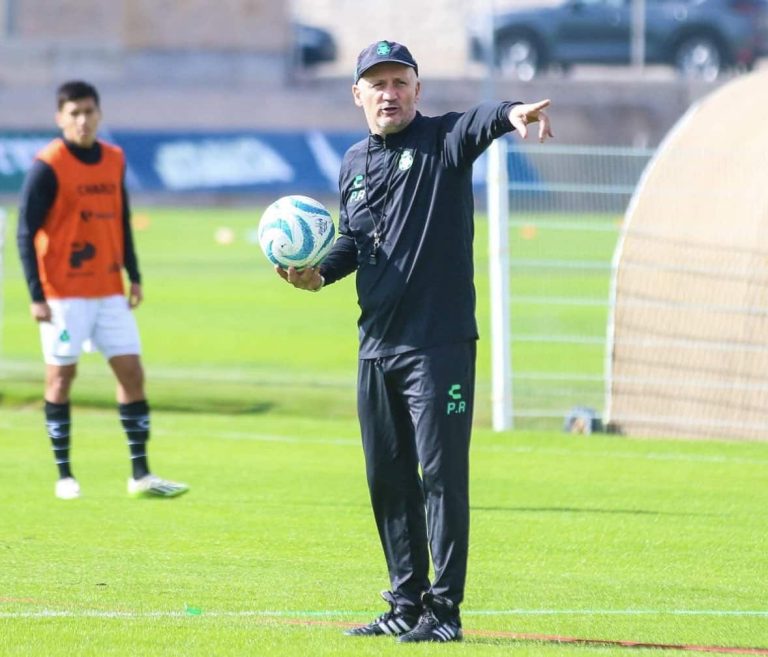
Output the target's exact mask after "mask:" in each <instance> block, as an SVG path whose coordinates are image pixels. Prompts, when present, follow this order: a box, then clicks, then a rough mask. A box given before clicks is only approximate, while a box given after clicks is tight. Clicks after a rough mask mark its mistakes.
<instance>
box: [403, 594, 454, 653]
mask: <svg viewBox="0 0 768 657" xmlns="http://www.w3.org/2000/svg"><path fill="white" fill-rule="evenodd" d="M421 602H422V603H423V605H424V611H423V612H422V614H421V618H419V623H418V625H416V627H414V628H413V629H412V630H411V631H410V632H407V633H406V634H403V635H402V636H401V637H399V638H398V639H397V640H398V641H400V642H402V643H417V642H420V641H461V640H462V638H463V637H464V635H463V633H462V631H461V616H459V608H458V607H457V606H456V605H455V604H454V603H453V601H452V600H449V599H448V598H444V597H442V596H440V595H435V594H434V593H429V592H426V593H422V594H421Z"/></svg>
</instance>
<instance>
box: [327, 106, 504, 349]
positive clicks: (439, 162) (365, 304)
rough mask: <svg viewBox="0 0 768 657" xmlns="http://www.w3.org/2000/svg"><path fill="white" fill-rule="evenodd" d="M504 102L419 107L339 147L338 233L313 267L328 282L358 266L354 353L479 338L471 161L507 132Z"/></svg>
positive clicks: (413, 347)
mask: <svg viewBox="0 0 768 657" xmlns="http://www.w3.org/2000/svg"><path fill="white" fill-rule="evenodd" d="M512 105H514V103H508V102H505V103H488V104H481V105H478V106H476V107H474V108H472V109H470V110H468V111H467V112H464V113H448V114H444V115H442V116H436V117H426V116H423V115H421V114H420V113H417V115H416V117H415V118H414V120H413V121H412V122H411V123H410V124H409V125H408V126H407V127H406V128H405V129H404V130H402V131H401V132H397V133H393V134H390V135H387V136H385V137H381V136H378V135H369V136H368V138H367V139H364V140H362V141H360V142H358V143H357V144H355V145H353V146H352V147H351V148H350V149H349V150H348V151H347V153H346V154H345V156H344V160H343V162H342V166H341V172H340V176H339V191H340V196H341V205H340V216H339V238H338V239H337V241H336V243H335V244H334V247H333V249H332V250H331V252H330V253H329V255H328V256H327V257H326V259H325V260H324V262H323V264H322V265H321V267H320V273H321V274H322V275H323V276H324V278H325V282H326V284H330V283H333V282H334V281H336V280H338V279H340V278H342V277H343V276H346V275H347V274H350V273H351V272H353V271H355V270H357V294H358V303H359V305H360V310H361V313H360V318H359V321H358V325H359V332H360V358H364V359H369V358H378V357H381V356H389V355H394V354H399V353H405V352H407V351H411V350H414V349H422V348H427V347H431V346H437V345H441V344H449V343H454V342H461V341H466V340H475V339H477V337H478V333H477V323H476V320H475V288H474V282H473V278H474V267H473V259H472V241H473V237H474V221H473V213H474V198H473V192H472V165H473V163H474V162H475V160H476V159H477V158H478V157H479V156H480V154H481V153H482V152H483V151H484V150H485V149H486V148H487V147H488V146H489V145H490V143H491V142H492V141H493V140H494V139H496V138H497V137H500V136H501V135H503V134H505V133H507V132H511V131H512V130H513V128H512V125H511V123H510V122H509V119H508V116H507V115H508V113H509V110H510V108H511V107H512ZM374 232H378V233H379V235H380V236H381V241H382V243H381V245H380V246H379V248H378V249H375V254H374V253H373V251H374ZM372 256H373V257H372ZM374 260H375V264H374V262H373V261H374Z"/></svg>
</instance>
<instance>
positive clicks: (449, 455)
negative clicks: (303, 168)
mask: <svg viewBox="0 0 768 657" xmlns="http://www.w3.org/2000/svg"><path fill="white" fill-rule="evenodd" d="M420 92H421V82H420V80H419V77H418V67H417V64H416V61H415V60H414V59H413V57H412V56H411V53H410V52H409V51H408V49H407V48H406V47H405V46H403V45H401V44H398V43H394V42H391V41H379V42H376V43H373V44H371V45H370V46H368V47H367V48H365V49H364V50H363V51H362V52H361V53H360V55H359V56H358V59H357V68H356V73H355V81H354V85H353V86H352V94H353V98H354V102H355V104H356V105H357V106H358V107H361V108H362V110H363V113H364V115H365V119H366V122H367V124H368V130H369V135H368V137H367V138H366V139H363V140H362V141H360V142H359V143H357V144H355V145H354V146H352V147H351V148H350V149H349V150H348V151H347V153H346V154H345V157H344V160H343V162H342V167H341V173H340V176H339V191H340V195H341V202H340V216H339V238H338V239H337V241H336V243H335V244H334V246H333V248H332V250H331V252H330V253H329V255H328V256H327V257H326V259H325V260H324V261H323V262H322V264H321V265H320V266H319V267H317V268H306V269H303V270H302V271H297V270H296V269H294V268H293V267H291V268H289V269H288V270H286V271H284V270H282V269H280V268H277V272H278V274H279V275H280V276H281V277H282V278H283V279H285V280H287V281H288V282H289V283H290V284H292V285H293V286H294V287H297V288H300V289H305V290H313V291H317V290H320V289H321V288H322V287H323V286H325V285H330V284H331V283H333V282H335V281H337V280H339V279H340V278H342V277H343V276H346V275H348V274H351V273H352V272H355V271H356V272H357V274H356V284H357V295H358V303H359V305H360V308H361V314H360V319H359V322H358V325H359V336H360V350H359V361H358V414H359V420H360V426H361V433H362V442H363V451H364V454H365V463H366V472H367V479H368V487H369V491H370V497H371V503H372V506H373V514H374V517H375V520H376V525H377V527H378V532H379V537H380V540H381V545H382V547H383V550H384V555H385V558H386V563H387V568H388V571H389V579H390V584H391V589H392V590H391V591H386V592H384V593H383V594H382V597H383V598H384V599H385V601H387V602H388V603H389V605H390V610H389V611H388V612H387V613H385V614H383V615H382V616H380V617H379V618H377V619H375V620H374V621H373V622H371V623H369V624H367V625H363V626H360V627H356V628H354V629H352V630H349V631H348V632H347V633H348V634H351V635H357V636H377V635H397V636H398V637H399V638H398V640H399V641H401V642H422V641H458V640H461V638H462V629H461V618H460V614H459V606H460V604H461V602H462V600H463V598H464V586H465V579H466V568H467V551H468V542H469V442H470V431H471V425H472V412H473V402H474V385H475V360H476V340H477V338H478V332H477V323H476V320H475V289H474V269H473V268H474V265H473V257H472V241H473V234H474V218H473V213H474V199H473V192H472V165H473V163H474V162H475V160H476V159H477V158H478V157H479V156H480V154H481V153H482V152H483V151H484V150H485V149H486V148H487V147H488V146H489V145H490V143H491V142H492V141H493V140H494V139H496V138H497V137H501V136H502V135H504V134H505V133H508V132H511V131H513V130H517V131H518V132H519V133H520V135H521V136H522V137H525V136H526V135H527V125H528V124H529V123H534V122H538V123H539V131H538V132H539V139H540V140H541V141H544V140H545V138H547V137H551V136H552V132H551V129H550V122H549V118H548V116H547V115H546V114H545V112H544V111H543V110H544V108H546V107H547V106H548V105H549V101H548V100H543V101H540V102H537V103H532V104H520V103H512V102H501V103H485V104H481V105H478V106H476V107H473V108H471V109H469V110H468V111H466V112H464V113H448V114H445V115H443V116H436V117H426V116H423V115H422V114H421V113H420V112H418V111H417V109H416V108H417V104H418V101H419V96H420ZM420 470H421V474H420ZM430 554H431V558H432V565H433V570H434V573H433V575H434V576H433V579H432V581H431V582H430V580H429V565H430Z"/></svg>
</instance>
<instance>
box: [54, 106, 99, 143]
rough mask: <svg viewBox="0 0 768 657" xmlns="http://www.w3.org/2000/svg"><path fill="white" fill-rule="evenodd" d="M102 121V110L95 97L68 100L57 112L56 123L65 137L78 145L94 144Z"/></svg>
mask: <svg viewBox="0 0 768 657" xmlns="http://www.w3.org/2000/svg"><path fill="white" fill-rule="evenodd" d="M100 122H101V110H99V106H98V105H97V104H96V101H95V100H94V99H93V98H81V99H80V100H68V101H67V102H66V103H64V104H63V105H62V106H61V109H60V110H59V111H58V112H56V125H57V126H59V128H60V129H61V132H62V134H63V135H64V139H66V140H67V141H70V142H72V143H73V144H76V145H77V146H84V147H86V148H87V147H89V146H93V143H94V142H95V141H96V131H97V130H98V127H99V123H100Z"/></svg>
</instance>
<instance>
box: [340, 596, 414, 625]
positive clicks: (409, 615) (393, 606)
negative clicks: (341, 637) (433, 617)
mask: <svg viewBox="0 0 768 657" xmlns="http://www.w3.org/2000/svg"><path fill="white" fill-rule="evenodd" d="M381 597H382V598H384V600H386V601H387V602H388V603H389V611H388V612H387V613H386V614H382V615H381V616H379V617H378V618H377V619H376V620H374V621H373V622H371V623H368V625H361V626H360V627H353V628H352V629H351V630H346V631H345V632H344V634H346V635H347V636H400V635H401V634H405V633H406V632H410V631H411V630H412V629H413V628H414V627H416V623H418V621H419V614H420V613H421V608H420V607H413V608H412V610H411V608H409V607H401V606H398V604H397V601H396V600H395V596H394V594H393V593H392V592H391V591H382V592H381Z"/></svg>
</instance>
